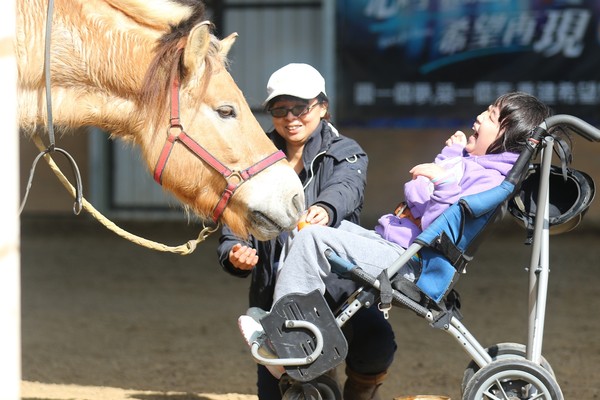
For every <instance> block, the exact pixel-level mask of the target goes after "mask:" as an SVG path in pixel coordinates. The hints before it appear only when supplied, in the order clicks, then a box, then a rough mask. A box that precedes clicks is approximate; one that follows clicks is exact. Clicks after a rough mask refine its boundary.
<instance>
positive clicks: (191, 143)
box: [154, 73, 285, 222]
mask: <svg viewBox="0 0 600 400" xmlns="http://www.w3.org/2000/svg"><path fill="white" fill-rule="evenodd" d="M179 87H180V82H179V74H178V73H175V75H174V77H173V79H172V82H171V119H170V124H169V128H168V130H167V140H166V142H165V145H164V146H163V149H162V151H161V153H160V157H158V162H157V163H156V167H155V168H154V180H155V181H156V182H158V184H159V185H162V174H163V171H164V170H165V167H166V165H167V161H168V159H169V155H170V154H171V150H172V149H173V146H174V145H175V143H176V142H180V143H181V144H183V145H184V146H185V147H186V148H187V149H188V150H189V151H191V152H192V153H194V154H195V155H196V157H198V158H199V159H201V160H202V161H204V162H205V163H207V164H208V165H210V166H211V167H212V168H213V169H215V170H216V171H217V172H219V173H220V174H221V175H222V176H223V177H224V178H225V181H226V182H227V186H226V187H225V190H223V193H222V194H221V199H220V200H219V202H218V203H217V205H216V206H215V208H214V210H213V212H212V220H213V222H217V221H218V219H219V217H220V216H221V214H223V211H225V207H227V204H228V203H229V200H230V199H231V197H232V196H233V194H234V193H235V191H236V190H237V188H239V187H240V186H241V185H242V184H243V183H244V182H246V181H247V180H248V179H250V178H252V177H253V176H254V175H256V174H258V173H259V172H261V171H263V170H265V169H266V168H268V167H270V166H271V165H273V164H275V163H276V162H277V161H280V160H282V159H284V158H285V154H284V153H283V151H281V150H279V151H277V152H275V153H273V154H271V155H270V156H268V157H266V158H265V159H263V160H261V161H259V162H257V163H256V164H254V165H252V166H250V167H248V168H246V169H244V170H242V171H236V170H231V169H229V168H227V167H226V166H225V165H224V164H223V163H222V162H220V161H219V160H218V159H217V158H215V157H214V156H213V155H212V154H210V153H209V152H208V151H207V150H206V149H205V148H204V147H202V146H201V145H200V144H198V143H197V142H196V141H195V140H194V139H192V138H191V137H189V136H188V135H187V134H186V133H185V131H184V129H183V126H182V125H181V121H180V119H179Z"/></svg>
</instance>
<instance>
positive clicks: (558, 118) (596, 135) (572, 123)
mask: <svg viewBox="0 0 600 400" xmlns="http://www.w3.org/2000/svg"><path fill="white" fill-rule="evenodd" d="M543 125H546V127H547V129H549V128H552V127H553V126H556V125H567V126H568V127H569V128H571V129H572V130H573V131H574V132H575V133H577V134H578V135H579V136H581V137H583V138H585V139H587V140H589V141H590V142H600V129H598V128H596V127H594V126H593V125H590V124H589V123H587V122H585V121H584V120H582V119H579V118H577V117H574V116H572V115H565V114H558V115H553V116H551V117H548V118H547V119H546V121H545V122H544V123H543V124H542V125H540V126H543Z"/></svg>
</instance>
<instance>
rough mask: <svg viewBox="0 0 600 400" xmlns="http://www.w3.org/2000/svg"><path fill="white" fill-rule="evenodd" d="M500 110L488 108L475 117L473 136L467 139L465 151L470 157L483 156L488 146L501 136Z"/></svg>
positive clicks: (495, 107) (494, 107)
mask: <svg viewBox="0 0 600 400" xmlns="http://www.w3.org/2000/svg"><path fill="white" fill-rule="evenodd" d="M499 114H500V108H499V107H497V106H489V107H488V109H487V110H485V111H484V112H482V113H481V114H479V115H478V116H477V119H476V120H475V122H474V123H473V134H472V135H471V136H470V137H469V140H468V141H467V145H466V147H465V150H466V151H467V153H469V154H470V155H472V156H483V155H485V154H486V152H487V149H488V148H489V147H490V145H491V144H492V143H493V142H494V141H495V140H496V139H497V138H498V137H499V136H500V135H501V134H502V133H501V132H500V123H499V122H498V116H499Z"/></svg>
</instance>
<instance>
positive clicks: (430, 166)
mask: <svg viewBox="0 0 600 400" xmlns="http://www.w3.org/2000/svg"><path fill="white" fill-rule="evenodd" d="M408 172H410V173H411V174H412V178H413V179H417V177H418V176H424V177H425V178H428V179H430V180H432V181H433V180H436V179H441V178H443V177H444V176H445V175H446V174H447V173H448V171H446V170H445V169H444V168H442V167H440V166H439V165H437V164H434V163H425V164H419V165H415V166H414V167H413V168H412V169H411V170H410V171H408Z"/></svg>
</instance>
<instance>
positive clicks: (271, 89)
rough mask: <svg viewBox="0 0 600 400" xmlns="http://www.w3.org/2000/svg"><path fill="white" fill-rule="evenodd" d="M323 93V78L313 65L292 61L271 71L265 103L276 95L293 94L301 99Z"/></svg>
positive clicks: (312, 97)
mask: <svg viewBox="0 0 600 400" xmlns="http://www.w3.org/2000/svg"><path fill="white" fill-rule="evenodd" d="M320 93H323V94H324V95H325V96H327V93H325V79H324V78H323V76H322V75H321V74H320V73H319V71H317V70H316V69H315V68H314V67H312V66H310V65H308V64H301V63H292V64H288V65H286V66H285V67H281V68H280V69H278V70H277V71H275V72H273V74H272V75H271V77H270V78H269V82H268V83H267V98H266V99H265V101H264V103H263V104H267V103H268V102H269V101H270V100H271V99H273V98H275V97H277V96H283V95H287V96H294V97H298V98H301V99H306V100H308V99H314V98H315V97H317V96H318V95H319V94H320Z"/></svg>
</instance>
